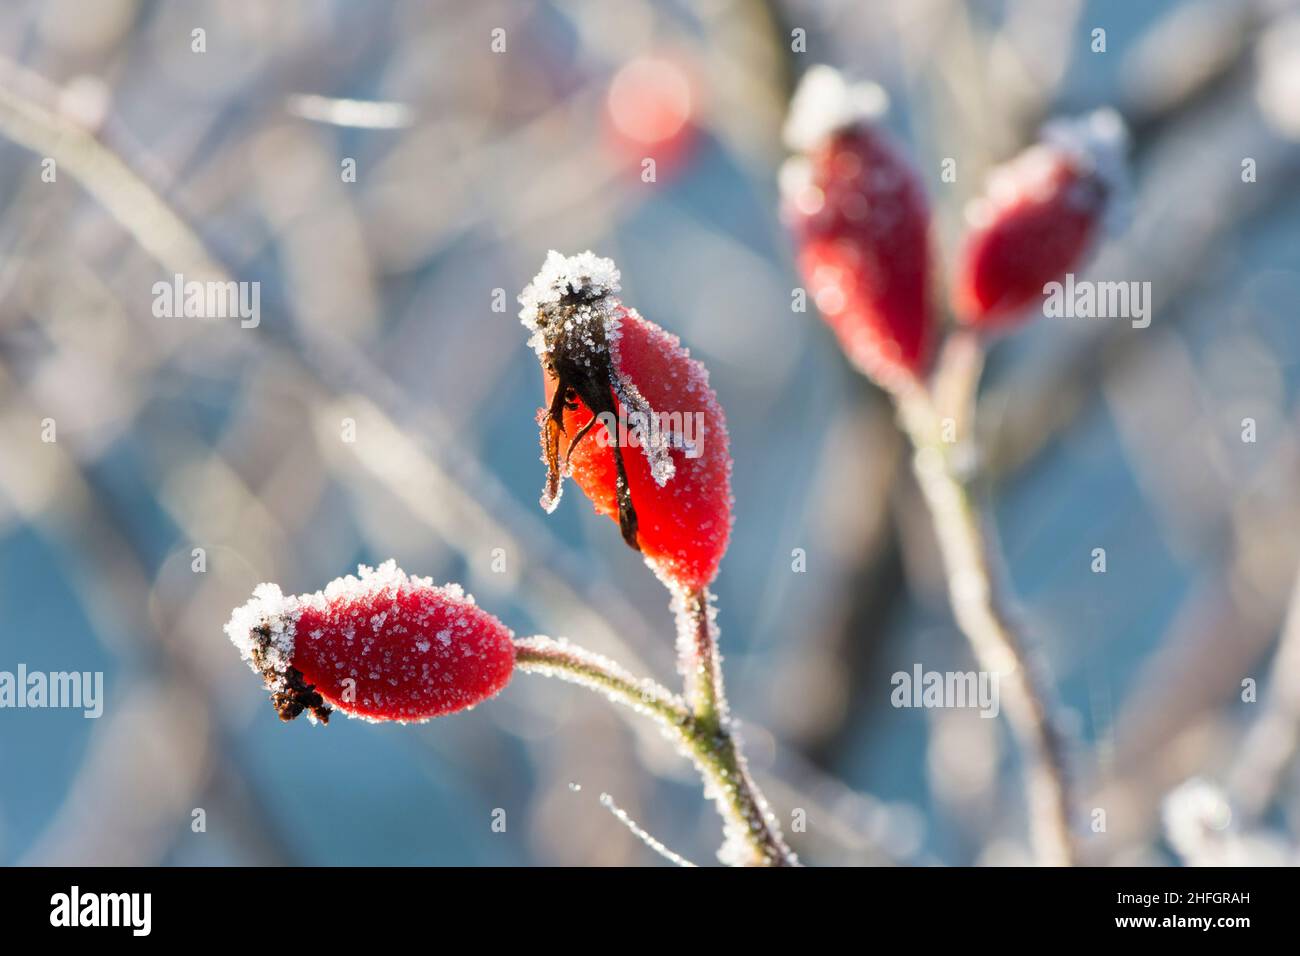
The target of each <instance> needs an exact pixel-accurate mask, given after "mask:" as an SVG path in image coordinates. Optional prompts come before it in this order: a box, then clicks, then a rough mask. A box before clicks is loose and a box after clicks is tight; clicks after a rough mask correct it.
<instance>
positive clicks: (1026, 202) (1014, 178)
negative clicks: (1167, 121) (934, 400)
mask: <svg viewBox="0 0 1300 956" xmlns="http://www.w3.org/2000/svg"><path fill="white" fill-rule="evenodd" d="M1126 141H1127V133H1126V131H1125V129H1124V124H1123V121H1122V120H1121V119H1120V118H1119V115H1118V114H1117V113H1115V112H1114V111H1112V110H1098V111H1096V112H1094V113H1091V114H1089V115H1087V116H1084V117H1081V118H1079V119H1077V120H1069V121H1057V122H1055V123H1052V124H1049V125H1048V126H1047V127H1046V128H1045V129H1044V131H1043V140H1042V142H1040V143H1037V144H1035V145H1033V146H1031V147H1030V148H1029V149H1027V150H1025V151H1024V152H1023V153H1021V154H1020V155H1019V156H1017V157H1015V158H1014V159H1012V160H1011V161H1010V162H1008V163H1005V164H1004V165H1002V166H1000V167H998V168H997V169H996V170H994V171H993V172H992V173H991V174H990V176H989V182H988V188H987V190H986V192H985V195H984V196H982V197H981V198H979V199H977V200H975V201H974V202H972V203H971V204H970V206H969V207H968V209H967V213H966V215H967V219H968V221H969V223H970V226H971V228H970V231H969V232H968V234H967V235H966V238H965V240H964V242H963V244H962V248H961V251H960V254H959V256H958V262H957V276H956V281H955V282H954V284H953V309H954V311H955V312H956V313H957V316H958V318H960V319H961V320H962V321H964V322H966V323H968V324H970V325H973V326H976V327H980V328H997V327H1003V326H1007V325H1010V324H1013V323H1015V322H1018V321H1022V320H1024V319H1026V318H1028V317H1029V315H1030V314H1031V312H1032V310H1031V309H1029V306H1031V305H1032V304H1034V303H1035V302H1040V303H1041V302H1042V300H1043V297H1044V295H1045V292H1044V288H1043V287H1044V286H1045V285H1047V284H1048V283H1050V282H1054V281H1058V280H1060V279H1061V278H1063V277H1064V275H1065V274H1066V273H1067V272H1069V271H1070V270H1071V269H1074V268H1077V267H1079V266H1081V265H1083V263H1084V261H1085V260H1086V259H1087V257H1088V255H1089V253H1090V251H1091V250H1092V248H1093V247H1094V246H1095V244H1096V239H1097V237H1098V236H1099V235H1100V234H1101V233H1102V231H1103V229H1104V226H1105V219H1106V215H1107V212H1108V210H1113V209H1115V207H1116V204H1117V199H1118V193H1119V191H1120V188H1121V184H1122V180H1123V156H1124V149H1125V145H1126Z"/></svg>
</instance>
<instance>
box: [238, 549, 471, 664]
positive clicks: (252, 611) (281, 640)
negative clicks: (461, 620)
mask: <svg viewBox="0 0 1300 956" xmlns="http://www.w3.org/2000/svg"><path fill="white" fill-rule="evenodd" d="M357 574H358V575H359V577H354V576H353V575H351V574H349V575H346V576H344V577H341V578H335V579H334V580H333V581H331V582H330V583H329V584H327V585H325V588H324V590H322V591H317V592H315V593H314V594H301V595H292V594H285V593H283V592H282V591H281V590H280V586H279V585H278V584H272V583H264V584H259V585H258V586H257V587H256V588H254V589H253V597H252V599H251V600H249V601H248V603H246V604H244V605H243V606H241V607H237V608H235V610H234V611H233V612H232V613H231V615H230V620H229V621H228V622H227V623H226V626H225V628H224V630H225V632H226V636H227V637H229V638H230V641H231V643H233V644H234V645H235V647H237V648H239V654H240V657H242V658H243V659H244V660H246V661H247V662H248V666H249V667H250V668H251V669H252V670H253V671H254V672H255V673H258V674H263V673H264V671H263V666H265V665H269V666H270V667H271V669H272V670H274V671H275V673H277V674H283V673H284V672H285V671H286V670H287V669H288V667H289V665H290V664H291V663H292V661H293V653H294V645H295V638H296V633H297V625H298V620H299V618H300V617H301V616H302V612H303V609H304V608H307V607H314V608H317V609H320V610H325V609H326V608H328V607H329V606H330V605H331V604H334V603H336V602H339V601H342V602H351V601H355V600H359V599H361V598H364V597H369V596H372V595H375V594H378V593H381V592H385V591H386V592H389V593H390V594H391V595H392V597H393V598H394V599H395V598H396V597H397V594H398V593H399V592H405V591H409V590H411V589H412V588H422V589H424V588H427V589H429V590H431V591H433V592H434V593H436V594H438V595H441V596H443V597H446V598H448V599H450V600H452V601H457V602H460V603H463V604H473V603H474V598H473V596H472V595H469V594H466V593H465V591H464V590H463V589H462V588H461V586H460V585H459V584H448V585H445V586H444V587H435V586H434V583H433V581H432V579H430V578H427V577H423V578H422V577H415V576H408V575H407V574H406V572H405V571H403V570H402V569H401V568H399V567H398V566H397V562H396V561H394V560H393V559H391V558H390V559H389V560H387V561H385V562H384V563H383V564H381V565H380V566H379V567H378V568H372V567H368V566H367V565H364V564H362V565H358V566H357ZM386 617H387V615H386V613H385V614H380V615H376V616H375V617H373V618H371V621H370V623H371V625H372V626H373V627H374V629H375V630H378V629H379V627H380V626H382V624H383V622H384V620H385V619H386ZM261 628H265V629H266V630H267V631H268V632H269V634H270V641H269V642H266V641H265V640H264V639H263V638H262V637H261V636H260V635H259V634H257V633H255V632H256V631H257V630H259V629H261ZM319 636H320V632H319V631H315V632H313V633H312V634H310V635H309V637H311V638H316V637H319ZM255 650H256V651H260V652H261V653H262V654H263V657H264V665H263V666H259V665H258V663H257V662H256V661H255V660H254V659H253V652H254V651H255Z"/></svg>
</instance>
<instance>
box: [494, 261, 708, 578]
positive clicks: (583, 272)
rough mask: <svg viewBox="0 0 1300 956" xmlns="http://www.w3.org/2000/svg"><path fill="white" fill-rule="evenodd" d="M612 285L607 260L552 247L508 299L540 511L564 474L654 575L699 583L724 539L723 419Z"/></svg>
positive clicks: (685, 362)
mask: <svg viewBox="0 0 1300 956" xmlns="http://www.w3.org/2000/svg"><path fill="white" fill-rule="evenodd" d="M618 291H619V273H618V269H616V268H615V266H614V263H613V261H612V260H610V259H602V258H599V257H598V256H596V255H594V254H593V253H591V252H584V253H581V254H579V255H575V256H569V257H566V256H563V255H561V254H560V253H558V252H554V251H552V252H550V253H549V254H548V255H547V258H546V262H545V264H544V265H543V266H542V270H541V272H539V273H538V274H537V276H536V277H535V278H534V279H533V281H532V282H531V283H530V284H529V285H528V287H527V288H525V289H524V291H523V293H522V294H521V295H520V297H519V302H520V304H521V306H522V307H523V308H522V309H521V310H520V313H519V316H520V319H521V320H522V322H523V324H524V326H525V327H527V328H528V330H529V331H530V332H531V333H532V336H531V338H530V339H529V344H530V345H531V346H533V348H534V350H535V351H536V352H537V355H538V358H539V359H540V360H541V365H542V372H543V381H544V385H545V396H546V408H544V409H542V410H541V411H540V412H539V413H538V422H539V424H540V426H541V440H542V461H543V462H544V463H545V465H546V485H545V489H544V490H543V492H542V506H543V507H544V508H546V510H547V511H552V510H554V509H555V507H556V505H557V504H558V503H559V500H560V492H561V489H562V485H563V480H564V478H565V477H568V476H572V477H573V479H574V480H575V481H576V482H577V483H578V486H579V487H580V488H582V490H583V491H584V492H585V493H586V495H587V497H589V498H590V499H591V501H592V504H593V505H594V506H595V508H596V510H597V511H598V512H599V513H601V514H604V515H607V516H609V517H611V518H613V519H615V520H616V521H617V522H618V524H619V528H620V530H621V532H622V535H623V540H624V541H626V542H627V544H628V545H629V546H631V547H633V548H635V549H637V550H639V551H641V552H642V554H644V555H645V558H646V561H647V562H648V563H649V564H650V566H651V567H652V568H653V569H654V570H655V571H656V572H657V573H658V574H659V575H660V576H661V577H663V578H665V579H666V580H667V581H668V582H669V583H671V584H675V585H678V586H681V587H686V588H701V587H704V586H706V585H707V584H708V583H709V582H710V581H712V580H713V578H714V577H715V576H716V575H717V572H718V565H719V563H720V562H721V561H722V556H723V554H724V553H725V552H726V550H727V541H728V539H729V538H730V536H731V521H732V515H731V504H732V499H731V455H730V452H729V451H728V442H727V424H726V419H725V417H724V415H723V413H722V406H721V405H719V404H718V399H717V396H716V395H715V394H714V393H713V390H712V389H711V388H709V376H708V372H707V371H706V370H705V368H704V366H703V365H702V364H700V363H699V362H697V361H695V360H694V359H692V358H691V357H690V353H689V352H687V351H686V349H684V348H682V346H681V342H680V341H679V340H678V339H677V337H676V336H673V335H669V334H668V333H667V332H665V331H664V330H663V329H661V328H660V327H659V326H657V325H655V324H654V323H653V322H649V321H647V320H646V319H644V318H642V317H641V316H640V315H639V314H638V313H637V312H636V310H635V309H630V308H628V307H626V306H625V305H623V303H622V302H621V301H620V300H619V298H618V295H617V293H618Z"/></svg>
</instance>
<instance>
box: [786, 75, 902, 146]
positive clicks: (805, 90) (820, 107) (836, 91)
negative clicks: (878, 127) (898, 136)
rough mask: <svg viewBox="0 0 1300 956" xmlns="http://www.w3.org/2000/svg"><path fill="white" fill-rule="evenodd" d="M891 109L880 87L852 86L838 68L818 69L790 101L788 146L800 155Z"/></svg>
mask: <svg viewBox="0 0 1300 956" xmlns="http://www.w3.org/2000/svg"><path fill="white" fill-rule="evenodd" d="M888 108H889V95H888V94H887V93H886V92H885V91H884V89H882V88H881V87H880V86H878V85H877V84H875V83H870V82H861V83H849V82H848V80H846V79H845V78H844V74H842V73H840V71H839V70H836V69H835V68H834V67H829V66H814V67H812V68H811V69H809V70H808V72H807V73H805V74H804V75H803V79H801V80H800V81H799V88H798V89H797V90H795V94H794V98H793V99H792V100H791V101H790V114H789V116H788V117H786V121H785V129H784V131H783V136H784V138H785V143H786V145H787V146H789V147H790V149H792V150H795V151H796V152H807V151H809V150H811V149H815V148H816V147H817V146H818V144H820V143H821V142H822V141H824V140H825V139H826V138H827V137H828V136H830V135H831V134H832V133H834V132H835V131H836V130H839V129H843V128H844V127H846V126H853V125H855V124H857V123H861V122H866V121H869V120H873V119H877V118H879V117H880V116H881V115H883V114H884V112H885V111H886V110H887V109H888Z"/></svg>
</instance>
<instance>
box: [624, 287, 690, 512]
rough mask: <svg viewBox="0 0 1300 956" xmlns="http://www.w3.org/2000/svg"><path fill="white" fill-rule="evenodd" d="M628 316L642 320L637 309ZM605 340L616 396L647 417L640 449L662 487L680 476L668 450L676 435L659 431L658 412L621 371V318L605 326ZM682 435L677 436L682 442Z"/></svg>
mask: <svg viewBox="0 0 1300 956" xmlns="http://www.w3.org/2000/svg"><path fill="white" fill-rule="evenodd" d="M627 314H628V316H629V317H631V318H633V319H639V318H641V316H640V315H639V314H638V313H637V311H636V309H628V310H627ZM605 334H606V340H607V341H608V342H609V357H610V368H611V369H612V370H613V372H614V380H613V381H612V382H611V383H610V384H611V385H612V386H613V387H614V394H615V395H617V396H618V400H619V401H620V402H622V404H623V407H624V408H625V409H629V410H631V411H633V412H636V413H638V414H640V415H643V416H645V423H646V424H645V427H644V428H643V429H642V431H641V448H642V449H643V450H644V451H645V457H646V461H647V462H649V463H650V474H651V476H652V477H653V478H654V480H655V484H657V485H658V486H659V487H660V488H662V487H663V486H664V485H666V484H668V482H669V481H670V480H671V479H672V477H673V475H675V474H676V473H677V466H676V465H675V464H674V463H673V456H672V455H671V454H669V448H670V447H672V444H673V441H674V436H673V434H672V433H671V432H669V431H668V430H666V429H660V428H659V419H658V416H656V415H655V410H654V409H653V408H652V407H651V406H650V403H649V402H648V401H646V397H645V396H644V395H642V394H641V390H640V389H638V388H637V387H636V383H635V382H633V381H632V380H631V379H630V378H628V377H627V376H626V375H624V374H623V372H622V367H623V360H622V358H621V356H620V355H619V351H618V343H619V340H620V339H621V337H622V336H621V335H620V332H619V318H618V316H617V315H614V316H613V317H611V318H610V320H609V322H608V324H607V325H606V327H605ZM680 437H681V436H677V440H678V441H680Z"/></svg>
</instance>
